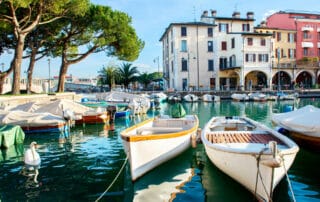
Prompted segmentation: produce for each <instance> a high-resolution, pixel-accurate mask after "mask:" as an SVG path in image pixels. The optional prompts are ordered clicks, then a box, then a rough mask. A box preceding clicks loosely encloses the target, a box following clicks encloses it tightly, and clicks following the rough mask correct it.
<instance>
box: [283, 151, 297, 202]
mask: <svg viewBox="0 0 320 202" xmlns="http://www.w3.org/2000/svg"><path fill="white" fill-rule="evenodd" d="M281 159H282V162H283V169H284V172H285V174H286V177H287V181H288V185H289V189H290V192H291V195H292V198H293V201H294V202H296V198H295V196H294V192H293V189H292V185H291V181H290V178H289V175H288V172H287V169H286V165H285V164H284V159H283V156H281Z"/></svg>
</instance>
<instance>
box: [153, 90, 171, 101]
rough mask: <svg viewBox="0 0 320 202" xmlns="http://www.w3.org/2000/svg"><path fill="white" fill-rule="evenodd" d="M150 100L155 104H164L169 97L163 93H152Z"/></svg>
mask: <svg viewBox="0 0 320 202" xmlns="http://www.w3.org/2000/svg"><path fill="white" fill-rule="evenodd" d="M150 98H151V99H154V101H155V102H158V103H162V102H165V101H166V100H167V98H168V96H167V95H166V94H164V93H163V92H159V93H152V94H151V95H150Z"/></svg>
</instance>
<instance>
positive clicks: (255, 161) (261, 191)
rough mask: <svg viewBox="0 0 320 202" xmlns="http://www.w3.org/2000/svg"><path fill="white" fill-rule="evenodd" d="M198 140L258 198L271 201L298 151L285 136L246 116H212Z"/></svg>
mask: <svg viewBox="0 0 320 202" xmlns="http://www.w3.org/2000/svg"><path fill="white" fill-rule="evenodd" d="M201 140H202V142H203V144H204V147H205V151H206V153H207V156H208V157H209V159H210V160H211V161H212V163H213V164H215V165H216V166H217V167H218V168H219V169H220V170H222V171H223V172H224V173H226V174H227V175H229V176H230V177H231V178H233V179H234V180H236V181H238V182H239V183H240V184H242V185H243V186H244V187H246V188H247V189H248V190H249V191H251V192H252V193H253V194H254V195H255V197H256V198H257V199H258V200H261V201H272V195H273V191H274V189H275V187H276V186H277V184H278V183H279V182H280V180H281V179H282V178H283V176H284V175H286V172H287V171H288V169H289V168H290V167H291V165H292V163H293V161H294V159H295V157H296V154H297V152H298V151H299V147H298V146H297V145H296V144H295V143H294V142H293V141H292V140H290V139H289V138H287V137H286V136H284V135H282V134H280V133H279V132H277V131H275V130H272V129H270V128H268V127H266V126H264V125H262V124H260V123H258V122H256V121H254V120H251V119H249V118H246V117H213V118H212V119H211V120H210V121H209V122H208V123H207V124H206V125H205V127H204V129H203V130H202V134H201Z"/></svg>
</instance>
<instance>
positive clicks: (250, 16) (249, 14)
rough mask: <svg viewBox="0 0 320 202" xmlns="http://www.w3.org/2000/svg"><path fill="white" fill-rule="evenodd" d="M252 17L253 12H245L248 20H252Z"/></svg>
mask: <svg viewBox="0 0 320 202" xmlns="http://www.w3.org/2000/svg"><path fill="white" fill-rule="evenodd" d="M253 17H254V13H253V12H251V11H249V12H247V18H248V19H253Z"/></svg>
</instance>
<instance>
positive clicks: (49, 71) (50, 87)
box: [48, 58, 51, 94]
mask: <svg viewBox="0 0 320 202" xmlns="http://www.w3.org/2000/svg"><path fill="white" fill-rule="evenodd" d="M48 65H49V78H48V93H49V94H50V88H51V87H50V77H51V76H50V72H51V70H50V58H48Z"/></svg>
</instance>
